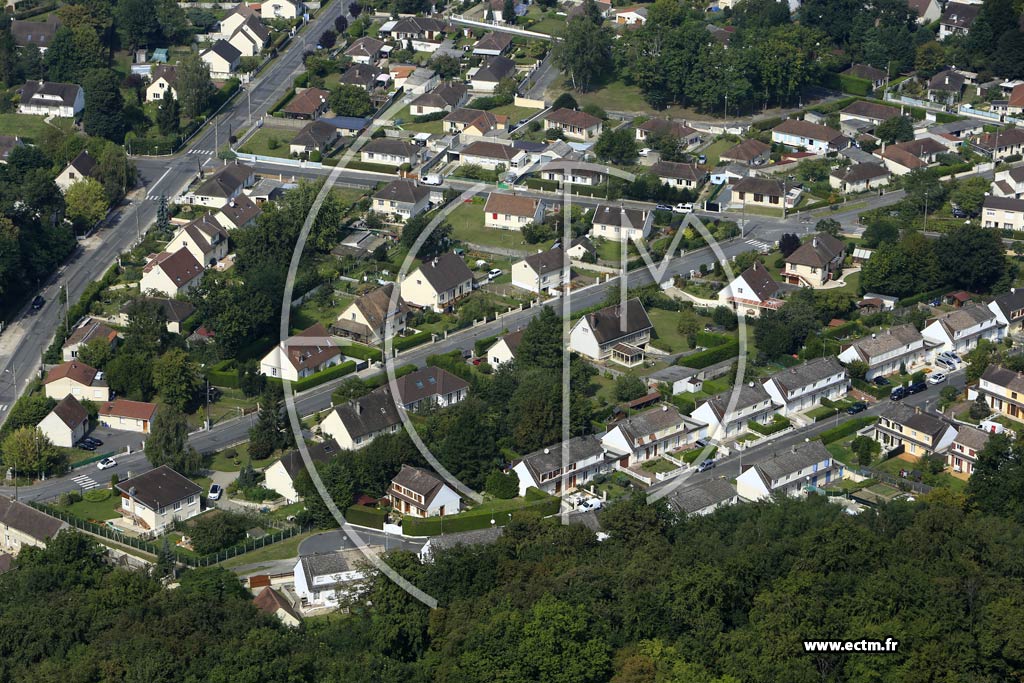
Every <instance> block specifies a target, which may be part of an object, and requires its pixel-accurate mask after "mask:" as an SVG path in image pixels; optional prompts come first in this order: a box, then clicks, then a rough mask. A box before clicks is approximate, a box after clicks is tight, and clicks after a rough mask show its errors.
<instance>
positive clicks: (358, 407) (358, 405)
mask: <svg viewBox="0 0 1024 683" xmlns="http://www.w3.org/2000/svg"><path fill="white" fill-rule="evenodd" d="M362 414H363V404H362V403H361V402H359V401H356V415H362Z"/></svg>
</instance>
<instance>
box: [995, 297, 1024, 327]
mask: <svg viewBox="0 0 1024 683" xmlns="http://www.w3.org/2000/svg"><path fill="white" fill-rule="evenodd" d="M988 309H989V310H990V311H992V313H993V314H994V315H995V316H996V320H997V321H999V324H1000V325H1001V326H1002V327H1004V328H1006V334H1014V333H1017V334H1019V333H1021V332H1024V289H1018V288H1016V287H1013V288H1011V289H1010V291H1009V292H1008V293H1006V294H1002V295H1000V296H997V297H996V298H995V299H993V300H992V301H990V302H989V304H988Z"/></svg>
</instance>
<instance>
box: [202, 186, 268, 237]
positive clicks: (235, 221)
mask: <svg viewBox="0 0 1024 683" xmlns="http://www.w3.org/2000/svg"><path fill="white" fill-rule="evenodd" d="M261 213H263V209H261V208H260V207H259V206H258V205H257V204H256V202H254V201H253V200H251V199H249V197H247V196H246V195H244V194H240V195H238V196H237V197H235V198H234V199H231V200H229V201H228V203H227V204H225V205H224V206H222V207H221V209H220V211H218V212H217V213H215V214H214V216H213V217H214V218H216V219H217V222H218V223H220V224H221V225H222V226H224V227H225V228H227V229H228V230H234V229H236V228H244V227H245V226H247V225H249V224H250V223H252V222H253V221H254V220H256V217H257V216H259V215H260V214H261Z"/></svg>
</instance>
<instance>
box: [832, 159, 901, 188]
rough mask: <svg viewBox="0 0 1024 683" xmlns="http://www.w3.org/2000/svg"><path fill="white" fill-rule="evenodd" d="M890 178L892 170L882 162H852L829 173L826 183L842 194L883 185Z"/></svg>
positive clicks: (887, 182) (886, 183)
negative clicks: (850, 164)
mask: <svg viewBox="0 0 1024 683" xmlns="http://www.w3.org/2000/svg"><path fill="white" fill-rule="evenodd" d="M891 179H892V172H890V171H889V169H888V168H886V167H885V166H884V165H882V164H876V163H870V164H853V165H852V166H846V167H845V168H837V169H835V170H834V171H832V172H831V173H829V176H828V184H829V186H830V187H832V188H833V189H835V190H839V191H840V192H842V193H843V194H856V193H858V192H867V191H868V190H876V189H878V188H880V187H885V186H886V185H888V184H889V181H890V180H891Z"/></svg>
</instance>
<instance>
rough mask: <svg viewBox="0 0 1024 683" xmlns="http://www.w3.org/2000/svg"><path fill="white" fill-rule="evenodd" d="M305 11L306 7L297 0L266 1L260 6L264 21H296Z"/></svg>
mask: <svg viewBox="0 0 1024 683" xmlns="http://www.w3.org/2000/svg"><path fill="white" fill-rule="evenodd" d="M305 11H306V5H305V4H303V3H302V2H300V1H299V0H266V2H264V3H262V4H261V5H260V14H261V16H262V17H263V18H264V19H298V18H299V17H301V16H302V15H303V14H304V13H305Z"/></svg>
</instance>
